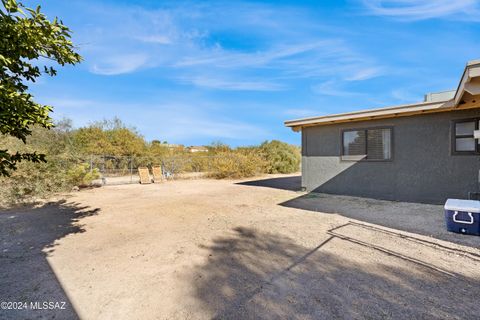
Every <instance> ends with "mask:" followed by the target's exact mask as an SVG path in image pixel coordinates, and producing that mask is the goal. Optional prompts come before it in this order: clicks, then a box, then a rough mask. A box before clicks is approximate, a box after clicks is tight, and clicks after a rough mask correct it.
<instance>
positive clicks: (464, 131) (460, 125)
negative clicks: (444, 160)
mask: <svg viewBox="0 0 480 320" xmlns="http://www.w3.org/2000/svg"><path fill="white" fill-rule="evenodd" d="M476 129H478V120H477V119H472V120H462V121H459V122H455V128H454V137H453V144H454V146H453V147H454V151H455V152H457V153H477V152H478V146H477V141H476V140H475V139H474V137H473V131H475V130H476Z"/></svg>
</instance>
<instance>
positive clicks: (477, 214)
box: [445, 199, 480, 236]
mask: <svg viewBox="0 0 480 320" xmlns="http://www.w3.org/2000/svg"><path fill="white" fill-rule="evenodd" d="M445 222H446V224H447V230H448V231H451V232H456V233H464V234H474V235H477V236H478V235H480V201H476V200H459V199H448V200H447V202H446V203H445Z"/></svg>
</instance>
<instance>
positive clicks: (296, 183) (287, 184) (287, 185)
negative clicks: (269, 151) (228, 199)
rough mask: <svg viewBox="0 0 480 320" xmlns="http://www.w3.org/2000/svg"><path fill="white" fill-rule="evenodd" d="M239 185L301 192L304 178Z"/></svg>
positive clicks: (287, 178) (296, 177)
mask: <svg viewBox="0 0 480 320" xmlns="http://www.w3.org/2000/svg"><path fill="white" fill-rule="evenodd" d="M237 184H239V185H244V186H253V187H266V188H274V189H282V190H290V191H300V190H301V189H302V176H300V175H299V176H293V177H279V178H270V179H261V180H252V181H245V182H238V183H237Z"/></svg>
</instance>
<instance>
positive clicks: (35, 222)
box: [0, 201, 99, 319]
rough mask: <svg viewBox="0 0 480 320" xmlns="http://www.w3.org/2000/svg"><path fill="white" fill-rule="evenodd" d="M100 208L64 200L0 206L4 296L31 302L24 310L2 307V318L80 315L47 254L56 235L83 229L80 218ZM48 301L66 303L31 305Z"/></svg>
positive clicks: (1, 297)
mask: <svg viewBox="0 0 480 320" xmlns="http://www.w3.org/2000/svg"><path fill="white" fill-rule="evenodd" d="M98 211H99V209H91V208H88V207H84V206H80V205H78V204H75V203H66V202H65V201H61V202H55V203H50V204H47V205H45V206H43V207H40V208H21V209H15V210H6V211H0V266H1V273H0V301H12V302H27V304H28V306H27V308H26V309H23V310H0V318H1V319H33V318H35V319H37V318H41V319H78V315H77V314H76V312H75V309H74V308H73V306H72V304H71V302H70V301H69V299H68V296H67V294H66V293H65V292H64V290H63V288H62V286H61V284H60V283H59V281H58V279H57V277H56V276H55V273H54V271H53V270H52V269H51V267H50V265H49V264H48V262H47V259H46V258H47V256H48V254H50V253H51V252H53V251H54V250H55V241H56V240H58V239H61V238H63V237H65V236H66V235H69V234H73V233H78V232H83V231H84V229H83V227H82V226H81V225H80V224H78V220H79V219H81V218H83V217H86V216H91V215H95V214H97V212H98ZM44 301H47V302H51V301H53V302H66V303H65V309H64V310H62V309H56V310H32V309H31V306H30V302H40V303H41V302H44Z"/></svg>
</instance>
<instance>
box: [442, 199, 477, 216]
mask: <svg viewBox="0 0 480 320" xmlns="http://www.w3.org/2000/svg"><path fill="white" fill-rule="evenodd" d="M445 210H451V211H464V212H475V213H480V201H477V200H462V199H448V200H447V202H445Z"/></svg>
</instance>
